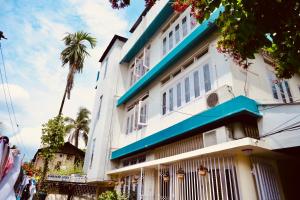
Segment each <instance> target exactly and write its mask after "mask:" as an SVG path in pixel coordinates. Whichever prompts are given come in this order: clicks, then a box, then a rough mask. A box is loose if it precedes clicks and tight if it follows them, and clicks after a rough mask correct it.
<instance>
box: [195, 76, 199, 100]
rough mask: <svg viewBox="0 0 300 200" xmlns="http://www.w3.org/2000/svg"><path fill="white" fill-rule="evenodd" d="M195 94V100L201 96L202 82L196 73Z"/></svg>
mask: <svg viewBox="0 0 300 200" xmlns="http://www.w3.org/2000/svg"><path fill="white" fill-rule="evenodd" d="M194 94H195V98H196V97H198V96H200V82H199V72H198V71H195V72H194Z"/></svg>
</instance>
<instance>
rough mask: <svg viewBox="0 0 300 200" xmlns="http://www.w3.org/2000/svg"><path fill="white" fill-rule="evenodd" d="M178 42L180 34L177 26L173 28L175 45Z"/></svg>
mask: <svg viewBox="0 0 300 200" xmlns="http://www.w3.org/2000/svg"><path fill="white" fill-rule="evenodd" d="M179 41H180V32H179V24H177V26H175V43H176V44H177V43H178V42H179Z"/></svg>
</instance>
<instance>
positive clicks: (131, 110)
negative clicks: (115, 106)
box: [124, 94, 149, 135]
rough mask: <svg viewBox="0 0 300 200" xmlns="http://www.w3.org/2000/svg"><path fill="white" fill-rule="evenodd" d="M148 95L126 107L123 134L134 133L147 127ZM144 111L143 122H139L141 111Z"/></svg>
mask: <svg viewBox="0 0 300 200" xmlns="http://www.w3.org/2000/svg"><path fill="white" fill-rule="evenodd" d="M147 95H148V94H146V95H144V96H142V97H141V98H139V100H138V101H137V102H135V103H133V104H131V105H130V106H128V107H127V113H126V117H125V131H124V132H125V134H126V135H128V134H131V133H135V132H137V131H139V130H141V129H143V128H144V127H146V126H147V125H148V116H149V115H148V112H149V103H148V96H147ZM143 108H144V109H145V112H146V113H145V122H143V121H141V115H142V111H141V110H142V109H143Z"/></svg>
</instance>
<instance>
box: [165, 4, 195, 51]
mask: <svg viewBox="0 0 300 200" xmlns="http://www.w3.org/2000/svg"><path fill="white" fill-rule="evenodd" d="M185 17H186V23H187V24H186V27H187V34H186V35H185V36H183V29H182V20H183V19H184V18H185ZM191 19H192V18H191V16H190V8H188V9H186V10H185V11H184V12H183V13H181V14H180V16H179V17H178V18H177V19H176V20H175V21H173V20H172V19H170V21H169V22H168V23H167V25H166V26H169V27H168V28H167V29H166V30H165V31H164V32H163V33H162V35H161V49H162V50H161V55H162V56H161V57H164V56H166V55H167V54H168V53H169V52H170V51H171V50H173V49H174V48H175V47H176V46H177V45H178V44H179V43H180V42H181V41H182V40H183V39H185V38H186V37H187V36H188V35H189V34H190V33H191V32H192V31H193V30H194V29H195V27H197V25H198V24H196V25H195V26H194V27H191ZM168 24H169V25H168ZM177 25H179V30H178V31H179V41H176V30H175V28H176V26H177ZM170 32H173V37H172V39H173V45H172V48H171V49H170V48H169V44H170V42H169V34H170ZM164 39H166V52H165V53H164V45H163V40H164Z"/></svg>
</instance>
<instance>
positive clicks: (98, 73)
mask: <svg viewBox="0 0 300 200" xmlns="http://www.w3.org/2000/svg"><path fill="white" fill-rule="evenodd" d="M99 77H100V71H98V72H97V78H96V82H97V81H98V80H99Z"/></svg>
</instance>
